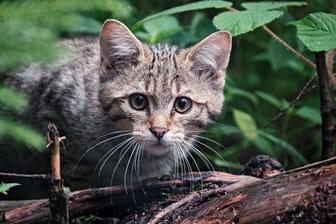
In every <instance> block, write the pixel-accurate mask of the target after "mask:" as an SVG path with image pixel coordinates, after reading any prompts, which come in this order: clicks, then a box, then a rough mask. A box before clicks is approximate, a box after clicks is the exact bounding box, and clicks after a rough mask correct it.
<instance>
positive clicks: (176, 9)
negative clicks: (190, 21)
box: [133, 0, 232, 29]
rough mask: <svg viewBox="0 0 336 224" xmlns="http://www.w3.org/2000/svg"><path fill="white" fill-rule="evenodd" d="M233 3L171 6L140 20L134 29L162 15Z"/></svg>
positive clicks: (215, 0) (209, 2)
mask: <svg viewBox="0 0 336 224" xmlns="http://www.w3.org/2000/svg"><path fill="white" fill-rule="evenodd" d="M231 5H232V3H231V2H227V1H219V0H214V1H211V0H210V1H199V2H193V3H189V4H185V5H181V6H177V7H174V8H170V9H167V10H164V11H161V12H159V13H156V14H153V15H150V16H148V17H146V18H144V19H143V20H140V21H139V22H137V23H136V24H135V26H134V28H133V29H136V28H137V27H139V26H141V25H142V24H143V23H144V22H145V21H148V20H151V19H154V18H157V17H160V16H167V15H173V14H177V13H181V12H188V11H195V10H200V9H209V8H217V9H220V8H228V7H231Z"/></svg>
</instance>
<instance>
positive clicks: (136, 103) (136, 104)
mask: <svg viewBox="0 0 336 224" xmlns="http://www.w3.org/2000/svg"><path fill="white" fill-rule="evenodd" d="M129 102H130V104H131V106H132V107H133V109H135V110H144V109H145V108H146V107H147V104H148V101H147V97H146V96H145V95H143V94H139V93H135V94H132V95H131V96H130V98H129Z"/></svg>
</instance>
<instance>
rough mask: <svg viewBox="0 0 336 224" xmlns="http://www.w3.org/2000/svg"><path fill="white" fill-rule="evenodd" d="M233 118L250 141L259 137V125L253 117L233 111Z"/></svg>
mask: <svg viewBox="0 0 336 224" xmlns="http://www.w3.org/2000/svg"><path fill="white" fill-rule="evenodd" d="M233 117H234V120H235V122H236V124H237V125H238V127H239V129H240V131H241V132H242V133H243V135H244V136H245V137H246V138H247V139H248V140H250V141H255V140H256V139H257V137H258V130H257V125H256V123H255V121H254V119H253V118H252V116H251V115H250V114H248V113H245V112H243V111H240V110H237V109H233Z"/></svg>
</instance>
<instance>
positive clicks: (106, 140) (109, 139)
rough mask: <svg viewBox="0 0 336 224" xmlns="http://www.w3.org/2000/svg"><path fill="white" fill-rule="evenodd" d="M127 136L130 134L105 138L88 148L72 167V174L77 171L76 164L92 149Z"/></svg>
mask: <svg viewBox="0 0 336 224" xmlns="http://www.w3.org/2000/svg"><path fill="white" fill-rule="evenodd" d="M128 135H131V133H126V134H120V135H116V136H113V137H111V138H107V139H105V140H103V141H101V142H99V143H97V144H95V145H93V146H91V147H90V148H88V149H87V150H86V151H85V152H84V153H83V154H82V155H81V156H80V157H79V159H78V160H77V162H76V164H75V165H74V168H73V172H74V171H75V170H76V169H77V166H78V164H79V163H80V161H81V160H82V159H83V158H84V157H85V156H86V155H87V154H88V153H89V152H90V151H91V150H93V149H95V148H96V147H98V146H99V145H101V144H104V143H106V142H108V141H111V140H114V139H117V138H120V137H124V136H128Z"/></svg>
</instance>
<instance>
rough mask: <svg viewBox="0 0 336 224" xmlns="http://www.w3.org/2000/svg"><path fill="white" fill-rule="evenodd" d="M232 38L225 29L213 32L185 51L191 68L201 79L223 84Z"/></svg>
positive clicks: (220, 85) (219, 84) (218, 84)
mask: <svg viewBox="0 0 336 224" xmlns="http://www.w3.org/2000/svg"><path fill="white" fill-rule="evenodd" d="M231 43H232V38H231V34H230V33H229V32H227V31H218V32H215V33H213V34H211V35H209V36H208V37H206V38H205V39H203V40H202V41H201V42H199V43H198V44H196V45H195V46H193V47H191V48H190V49H188V50H187V51H186V52H185V57H186V58H185V59H186V60H188V61H189V62H191V70H192V71H193V73H195V74H196V75H198V76H200V77H199V78H200V79H201V80H205V81H211V82H214V84H216V86H217V87H223V86H224V72H225V70H226V67H227V65H228V63H229V59H230V52H231Z"/></svg>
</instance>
